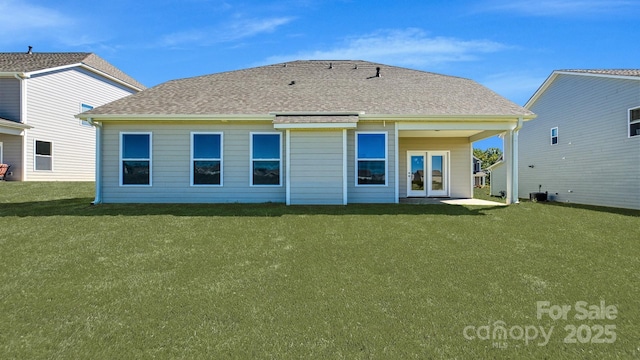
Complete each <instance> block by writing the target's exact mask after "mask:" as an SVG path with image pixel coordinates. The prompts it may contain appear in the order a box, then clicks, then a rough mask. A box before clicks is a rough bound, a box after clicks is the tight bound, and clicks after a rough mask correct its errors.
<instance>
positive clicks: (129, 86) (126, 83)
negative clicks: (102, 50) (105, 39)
mask: <svg viewBox="0 0 640 360" xmlns="http://www.w3.org/2000/svg"><path fill="white" fill-rule="evenodd" d="M74 67H80V68H83V69H85V70H88V71H91V72H92V73H95V74H97V75H100V76H102V77H104V78H107V79H109V80H111V81H113V82H116V83H118V84H120V85H123V86H126V87H128V88H130V89H133V90H136V91H142V90H143V89H140V88H138V87H137V86H134V85H132V84H129V83H128V82H125V81H122V80H120V79H118V78H115V77H113V76H111V75H109V74H107V73H105V72H102V71H100V70H98V69H96V68H93V67H91V66H88V65H86V64H84V63H76V64H69V65H63V66H57V67H52V68H47V69H41V70H35V71H29V72H26V73H24V74H23V77H26V78H30V77H31V76H33V75H39V74H44V73H48V72H53V71H59V70H66V69H71V68H74Z"/></svg>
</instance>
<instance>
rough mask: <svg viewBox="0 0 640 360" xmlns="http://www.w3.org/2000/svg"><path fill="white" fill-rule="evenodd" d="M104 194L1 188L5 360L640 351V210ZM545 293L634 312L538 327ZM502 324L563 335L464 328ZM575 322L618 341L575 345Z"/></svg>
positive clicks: (1, 354) (48, 186)
mask: <svg viewBox="0 0 640 360" xmlns="http://www.w3.org/2000/svg"><path fill="white" fill-rule="evenodd" d="M92 191H93V184H91V183H81V184H73V183H12V182H1V183H0V228H1V229H2V235H0V358H3V359H8V358H28V359H42V358H85V359H89V358H91V359H99V358H106V359H115V358H142V359H145V358H184V359H192V358H217V359H221V358H231V359H234V358H237V359H247V358H295V359H298V358H331V359H339V358H348V359H405V358H420V359H423V358H449V359H451V358H457V359H467V358H469V359H477V358H496V359H519V358H522V359H530V358H539V359H544V358H547V359H603V358H604V359H606V358H622V359H624V358H638V357H640V342H639V339H640V324H639V322H638V320H639V319H640V297H639V296H638V295H639V294H640V257H639V255H638V254H640V242H639V241H638V237H637V229H638V224H639V218H640V212H638V211H630V210H620V209H608V208H596V207H586V206H573V207H572V206H567V205H559V204H557V205H556V204H540V203H530V202H523V203H521V204H518V205H512V206H509V207H463V206H448V205H350V206H346V207H342V206H339V207H338V206H335V207H334V206H324V207H320V206H317V207H314V206H295V207H286V206H284V205H280V204H260V205H241V204H228V205H177V204H176V205H114V204H109V205H98V206H91V205H89V203H90V201H91V200H92ZM537 301H549V302H550V303H551V304H559V305H566V304H568V305H571V306H572V308H573V307H574V304H575V303H576V302H577V301H586V302H588V303H589V304H598V305H599V304H600V301H605V302H606V305H615V306H616V308H617V310H618V316H617V318H615V319H613V320H609V319H604V320H576V319H575V318H574V315H575V314H576V313H575V311H572V312H570V313H569V317H568V319H567V320H563V319H560V320H555V321H554V320H552V319H550V318H549V317H548V316H544V317H543V318H542V319H538V318H537V317H536V302H537ZM498 321H503V322H504V323H505V324H506V327H507V329H511V328H512V327H514V326H521V327H525V326H537V327H540V326H542V327H544V328H545V329H546V330H548V329H549V328H550V327H551V326H553V327H554V330H553V333H552V335H551V336H550V341H549V343H548V344H546V346H538V344H539V343H540V342H541V341H542V339H541V337H539V338H538V339H536V340H535V341H532V342H531V343H529V344H525V342H524V341H522V340H515V339H513V338H509V339H507V341H506V342H501V341H493V340H480V339H473V340H468V339H466V338H465V336H464V335H463V332H464V329H465V328H466V327H468V326H475V327H476V328H479V327H481V326H483V325H490V326H494V325H495V324H501V323H497V322H498ZM567 325H575V326H576V327H578V326H580V325H588V326H597V325H615V326H616V328H615V334H616V340H615V342H613V343H612V344H591V343H585V344H583V343H580V342H578V343H574V344H565V343H564V342H563V339H564V338H565V337H566V336H567V334H568V330H565V326H567ZM584 331H586V330H584ZM584 331H583V333H582V335H583V337H584V336H585V334H586V332H584ZM514 335H516V336H517V332H516V333H514ZM494 342H495V344H494Z"/></svg>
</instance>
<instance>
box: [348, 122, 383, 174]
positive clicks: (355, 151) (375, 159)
mask: <svg viewBox="0 0 640 360" xmlns="http://www.w3.org/2000/svg"><path fill="white" fill-rule="evenodd" d="M360 134H372V135H374V134H377V135H384V159H382V158H374V159H362V160H363V161H383V160H384V184H358V160H360V159H359V158H358V135H360ZM354 144H355V147H354V157H355V162H354V164H353V165H354V169H355V174H354V175H355V176H354V177H355V179H354V182H355V186H357V187H360V186H362V187H376V186H378V187H380V186H389V160H388V159H389V133H388V132H387V131H356V132H355V141H354Z"/></svg>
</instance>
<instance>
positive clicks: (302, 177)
mask: <svg viewBox="0 0 640 360" xmlns="http://www.w3.org/2000/svg"><path fill="white" fill-rule="evenodd" d="M290 134H291V135H290V136H291V139H290V143H291V148H290V157H291V158H290V166H291V168H290V181H291V184H290V196H291V198H290V199H291V204H292V205H298V204H316V205H342V204H343V190H344V174H343V172H344V170H343V158H344V156H343V135H342V130H333V131H291V132H290Z"/></svg>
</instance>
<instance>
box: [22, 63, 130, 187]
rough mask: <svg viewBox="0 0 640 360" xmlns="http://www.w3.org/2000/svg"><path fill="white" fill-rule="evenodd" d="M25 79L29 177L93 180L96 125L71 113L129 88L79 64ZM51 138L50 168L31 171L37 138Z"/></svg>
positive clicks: (30, 178)
mask: <svg viewBox="0 0 640 360" xmlns="http://www.w3.org/2000/svg"><path fill="white" fill-rule="evenodd" d="M24 81H26V83H27V119H26V120H27V121H25V123H27V124H29V125H31V126H33V129H29V130H28V131H26V171H27V180H29V181H52V180H57V181H93V180H94V179H95V129H94V128H93V127H91V126H86V125H82V122H81V121H80V120H78V119H76V118H74V115H76V114H78V113H80V111H81V104H86V105H90V106H93V107H97V106H100V105H103V104H106V103H108V102H111V101H114V100H117V99H119V98H121V97H124V96H127V95H129V94H131V93H133V91H132V90H130V89H128V88H125V87H123V86H120V85H118V84H116V83H114V82H111V81H108V80H105V79H104V78H102V77H100V76H97V75H95V74H93V73H91V72H89V71H86V70H83V69H78V68H74V69H67V70H62V71H56V72H49V73H43V74H40V75H34V76H33V77H32V78H30V79H27V80H24ZM36 140H41V141H49V142H51V143H52V152H53V170H52V171H35V170H34V146H35V141H36Z"/></svg>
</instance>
